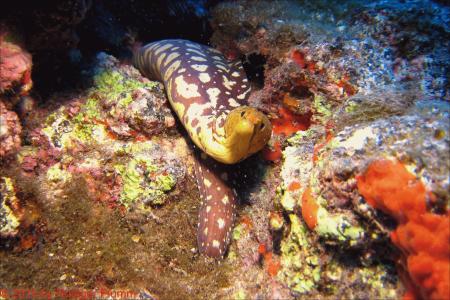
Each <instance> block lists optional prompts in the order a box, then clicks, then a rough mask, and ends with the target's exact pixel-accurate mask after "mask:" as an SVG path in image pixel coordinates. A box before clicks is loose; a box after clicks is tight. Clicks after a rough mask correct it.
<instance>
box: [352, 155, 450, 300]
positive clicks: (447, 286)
mask: <svg viewBox="0 0 450 300" xmlns="http://www.w3.org/2000/svg"><path fill="white" fill-rule="evenodd" d="M357 185H358V190H359V192H360V194H361V195H362V196H363V197H364V198H365V199H366V201H367V203H369V204H370V205H372V206H373V207H375V208H377V209H380V210H382V211H383V212H385V213H387V214H389V215H391V216H392V217H394V218H395V219H396V220H397V222H398V224H399V225H398V227H397V229H396V230H394V231H393V232H392V233H391V240H392V242H393V243H394V244H395V245H396V246H397V247H398V248H399V249H400V250H401V251H402V253H403V255H404V256H405V257H406V267H407V270H408V272H409V276H410V280H411V282H412V283H413V288H412V290H411V291H408V294H407V296H410V297H411V298H413V297H414V296H418V297H420V298H423V299H448V298H449V295H450V260H449V259H450V246H449V240H450V218H449V214H448V211H447V213H446V214H444V215H437V214H434V213H431V212H428V211H427V205H426V203H427V200H430V201H434V196H433V194H431V193H430V192H428V191H427V190H426V188H425V186H424V185H423V184H422V182H421V181H420V180H418V179H417V178H416V177H415V176H414V175H413V174H411V173H409V172H408V171H407V169H406V168H405V166H404V165H403V164H401V163H400V162H398V161H390V160H377V161H374V162H372V163H371V164H370V165H369V167H368V169H367V171H366V172H365V173H364V174H363V175H361V176H358V177H357Z"/></svg>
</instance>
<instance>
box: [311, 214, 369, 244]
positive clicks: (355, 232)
mask: <svg viewBox="0 0 450 300" xmlns="http://www.w3.org/2000/svg"><path fill="white" fill-rule="evenodd" d="M314 230H315V231H316V232H317V234H318V235H319V236H320V237H323V238H325V239H328V240H332V241H336V242H339V243H340V244H342V245H347V246H350V247H353V246H356V245H359V244H360V243H361V242H362V240H363V239H364V233H365V231H364V229H363V228H362V227H360V226H353V225H352V224H351V222H350V221H349V220H347V219H346V217H345V215H342V214H335V215H332V214H330V213H329V212H328V211H327V210H326V209H324V208H323V207H319V209H318V210H317V225H316V227H315V228H314Z"/></svg>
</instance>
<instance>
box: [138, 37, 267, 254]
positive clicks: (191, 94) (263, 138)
mask: <svg viewBox="0 0 450 300" xmlns="http://www.w3.org/2000/svg"><path fill="white" fill-rule="evenodd" d="M133 63H134V65H135V66H136V67H137V68H138V69H139V70H140V71H141V73H143V74H144V75H145V76H147V77H149V78H151V79H156V80H159V81H162V82H163V83H164V86H165V88H166V93H167V96H168V98H169V102H170V104H171V105H172V108H173V110H174V111H175V112H176V114H177V115H178V117H179V119H180V120H181V122H182V123H183V125H184V127H185V128H186V130H187V132H188V134H189V136H190V138H191V139H192V141H193V142H194V143H195V144H196V145H197V146H198V147H199V148H200V149H201V150H202V152H203V153H202V154H201V155H198V156H197V157H196V160H195V161H196V163H195V174H196V178H197V184H198V186H199V190H200V195H201V197H202V200H203V203H202V206H201V208H200V213H199V227H198V238H197V240H198V246H199V250H200V252H201V253H204V254H206V255H208V256H211V257H222V256H223V255H224V253H225V251H226V249H227V246H228V242H229V236H230V231H231V229H232V225H233V221H234V215H235V212H234V211H235V206H236V201H237V200H236V193H235V192H234V191H233V189H232V188H230V185H229V184H228V177H229V176H228V175H229V174H228V173H227V172H226V171H223V170H226V169H227V168H225V166H224V165H223V164H234V163H237V162H239V161H241V160H243V159H245V158H246V157H248V156H250V155H251V154H253V153H255V152H257V151H259V150H261V148H262V147H263V146H264V145H265V144H266V143H267V141H268V140H269V138H270V135H271V125H270V122H269V120H268V119H267V117H266V116H265V115H264V114H262V113H261V112H259V111H257V110H256V109H254V108H252V107H250V106H247V99H248V96H249V94H250V86H249V84H248V80H247V78H246V76H245V72H244V70H243V68H242V65H241V64H240V62H235V63H230V62H229V61H227V60H226V59H225V58H224V57H223V55H222V54H221V53H220V52H219V51H217V50H215V49H213V48H210V47H207V46H204V45H200V44H196V43H193V42H190V41H186V40H162V41H158V42H154V43H150V44H148V45H146V46H144V47H142V48H141V49H139V50H138V51H137V52H136V53H135V54H134V57H133ZM205 153H206V154H207V155H205ZM209 157H212V158H213V159H214V160H211V159H210V158H209Z"/></svg>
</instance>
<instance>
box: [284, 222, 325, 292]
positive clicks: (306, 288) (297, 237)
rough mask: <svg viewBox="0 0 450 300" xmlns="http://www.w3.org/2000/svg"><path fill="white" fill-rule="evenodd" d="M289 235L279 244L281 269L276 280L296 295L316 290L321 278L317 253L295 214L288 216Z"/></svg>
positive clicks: (306, 230) (302, 224)
mask: <svg viewBox="0 0 450 300" xmlns="http://www.w3.org/2000/svg"><path fill="white" fill-rule="evenodd" d="M289 220H290V223H291V228H290V232H289V235H288V236H287V237H286V238H284V239H283V240H282V242H281V269H280V271H279V273H278V278H279V280H281V281H282V282H285V283H286V284H287V285H288V286H289V288H290V289H291V290H292V291H293V292H295V293H298V294H305V293H308V292H311V291H312V290H313V289H315V288H317V285H318V283H319V281H320V278H321V266H320V263H319V251H318V249H317V248H316V247H315V246H314V243H312V242H311V240H310V236H309V230H308V228H307V227H306V226H305V224H304V223H303V222H302V221H300V219H299V218H298V217H297V215H295V214H289Z"/></svg>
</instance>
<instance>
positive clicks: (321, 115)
mask: <svg viewBox="0 0 450 300" xmlns="http://www.w3.org/2000/svg"><path fill="white" fill-rule="evenodd" d="M312 104H313V109H314V119H316V120H318V121H319V122H320V123H321V124H325V123H326V122H327V121H328V120H329V119H330V118H331V117H332V115H333V108H332V106H331V105H330V104H329V103H328V100H327V98H326V97H325V96H322V95H319V94H315V95H314V101H313V103H312Z"/></svg>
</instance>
